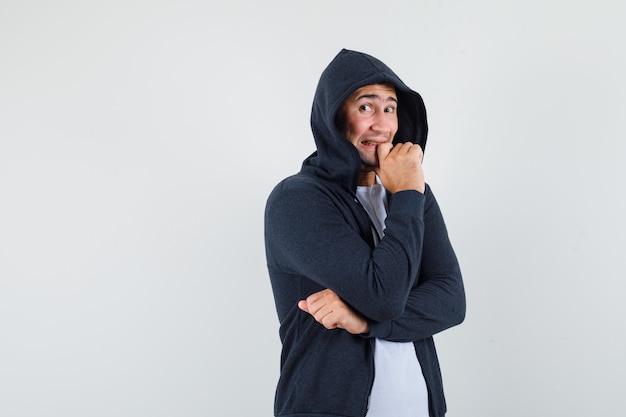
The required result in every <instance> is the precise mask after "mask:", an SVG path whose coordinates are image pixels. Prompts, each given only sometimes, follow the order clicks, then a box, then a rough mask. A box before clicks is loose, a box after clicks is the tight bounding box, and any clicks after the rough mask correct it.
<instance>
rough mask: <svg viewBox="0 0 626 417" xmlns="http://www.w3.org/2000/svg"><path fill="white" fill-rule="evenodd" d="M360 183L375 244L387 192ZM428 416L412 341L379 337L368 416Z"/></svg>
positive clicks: (380, 233)
mask: <svg viewBox="0 0 626 417" xmlns="http://www.w3.org/2000/svg"><path fill="white" fill-rule="evenodd" d="M376 181H377V183H376V184H374V185H373V186H371V187H367V186H359V187H357V197H358V199H359V201H360V202H361V204H362V205H363V207H364V208H365V211H367V214H369V216H370V219H371V220H372V229H373V232H374V240H375V242H376V244H378V242H379V241H380V239H382V237H383V235H384V232H385V218H386V217H387V193H386V191H385V189H384V187H383V186H382V184H380V181H379V180H378V178H376ZM389 416H394V417H428V390H427V388H426V381H425V380H424V376H423V375H422V368H421V366H420V364H419V362H418V360H417V357H416V355H415V347H414V346H413V343H411V342H406V343H404V342H389V341H386V340H381V339H376V340H375V345H374V385H373V386H372V392H371V394H370V401H369V408H368V411H367V417H389Z"/></svg>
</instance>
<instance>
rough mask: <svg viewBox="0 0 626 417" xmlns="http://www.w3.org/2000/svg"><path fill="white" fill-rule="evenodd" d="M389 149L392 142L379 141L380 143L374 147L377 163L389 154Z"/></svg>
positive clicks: (391, 147) (391, 146)
mask: <svg viewBox="0 0 626 417" xmlns="http://www.w3.org/2000/svg"><path fill="white" fill-rule="evenodd" d="M391 149H393V143H391V142H385V143H381V144H380V145H378V146H377V147H376V154H377V155H378V163H379V164H380V162H381V161H382V160H384V159H385V158H387V155H389V152H391Z"/></svg>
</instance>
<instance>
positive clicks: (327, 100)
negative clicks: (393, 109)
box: [265, 49, 465, 417]
mask: <svg viewBox="0 0 626 417" xmlns="http://www.w3.org/2000/svg"><path fill="white" fill-rule="evenodd" d="M382 82H384V83H391V84H393V85H394V86H395V88H396V94H397V96H398V132H397V133H396V136H395V138H394V142H404V141H411V142H413V143H417V144H419V145H421V146H422V148H424V146H425V144H426V135H427V130H428V128H427V123H426V111H425V108H424V104H423V101H422V98H421V97H420V95H419V94H417V93H416V92H414V91H412V90H411V89H410V88H408V87H407V86H406V85H405V84H404V83H403V82H402V81H401V80H400V78H398V76H397V75H396V74H394V73H393V72H392V71H391V69H389V68H388V67H387V66H386V65H385V64H383V63H382V62H380V61H379V60H377V59H376V58H374V57H372V56H369V55H367V54H363V53H360V52H355V51H349V50H345V49H344V50H342V51H340V52H339V54H338V55H337V56H336V57H335V58H334V59H333V61H332V62H331V63H330V64H329V65H328V67H327V68H326V70H324V72H323V73H322V76H321V78H320V81H319V84H318V88H317V91H316V94H315V98H314V102H313V109H312V113H311V127H312V131H313V135H314V138H315V143H316V146H317V151H316V152H315V153H314V154H313V155H311V156H310V157H309V158H307V159H306V160H305V161H304V163H303V165H302V169H301V171H300V172H299V173H298V174H296V175H293V176H291V177H289V178H286V179H285V180H283V181H281V182H280V183H279V184H278V185H277V186H276V187H275V188H274V190H273V191H272V193H271V194H270V196H269V198H268V201H267V205H266V211H265V249H266V257H267V266H268V271H269V275H270V280H271V283H272V289H273V292H274V299H275V303H276V309H277V313H278V318H279V321H280V338H281V341H282V344H283V350H282V355H281V375H280V380H279V382H278V387H277V389H276V398H275V410H274V411H275V415H276V416H286V417H287V416H294V417H295V416H300V417H303V416H317V417H330V416H335V417H336V416H349V417H362V416H365V415H366V413H367V405H368V401H369V394H370V390H371V387H372V383H373V379H374V360H373V341H374V338H380V339H385V340H390V341H399V342H409V341H410V342H413V344H414V346H415V351H416V354H417V357H418V360H419V362H420V365H421V367H422V372H423V374H424V378H425V380H426V384H427V387H428V395H429V410H430V414H431V416H433V417H439V416H443V415H444V414H445V412H446V405H445V399H444V395H443V386H442V381H441V373H440V370H439V363H438V360H437V354H436V352H435V346H434V342H433V338H432V336H433V335H434V334H436V333H438V332H440V331H442V330H445V329H447V328H449V327H451V326H454V325H457V324H459V323H461V322H462V321H463V319H464V317H465V294H464V290H463V283H462V279H461V273H460V269H459V265H458V262H457V259H456V256H455V254H454V251H453V249H452V246H451V244H450V242H449V239H448V234H447V231H446V227H445V224H444V221H443V218H442V215H441V212H440V210H439V207H438V205H437V202H436V200H435V197H434V196H433V194H432V191H431V189H430V187H429V186H428V185H426V190H425V192H424V194H422V193H419V192H417V191H400V192H397V193H395V194H393V195H392V196H390V203H389V211H388V213H387V218H386V221H385V227H386V228H385V236H384V237H383V238H382V239H381V240H380V242H379V244H378V245H374V240H373V235H372V228H371V223H370V220H369V217H368V215H367V213H366V212H365V210H364V208H363V207H362V206H361V205H360V204H359V201H358V199H357V198H356V194H355V191H356V187H357V181H358V176H359V171H360V157H359V154H358V151H357V150H356V148H355V147H354V145H353V144H352V143H351V142H349V141H348V140H347V138H346V137H345V136H344V135H343V134H342V133H341V132H340V131H339V130H338V128H337V126H336V118H337V112H338V110H339V109H340V107H341V105H342V103H343V102H344V100H345V99H346V98H347V97H348V96H349V95H350V94H352V93H353V92H354V91H355V90H357V89H358V88H360V87H363V86H365V85H370V84H376V83H382ZM325 288H330V289H331V290H333V291H335V292H336V293H337V294H338V295H339V296H340V297H341V298H342V299H343V300H344V301H345V302H346V303H347V304H349V305H350V306H351V307H352V308H353V309H355V310H356V311H358V312H359V313H360V314H362V315H363V316H364V317H366V318H367V320H368V323H369V326H370V331H369V333H367V334H363V335H358V336H357V335H352V334H349V333H348V332H346V331H344V330H341V329H335V330H327V329H326V328H324V327H323V326H322V325H321V324H319V323H317V322H316V321H315V319H314V318H313V317H312V316H310V315H309V314H308V313H305V312H303V311H301V310H300V309H299V308H298V306H297V304H298V301H299V300H302V299H305V298H306V297H308V296H309V295H311V294H313V293H315V292H317V291H320V290H323V289H325Z"/></svg>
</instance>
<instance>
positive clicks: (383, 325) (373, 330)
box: [362, 321, 391, 339]
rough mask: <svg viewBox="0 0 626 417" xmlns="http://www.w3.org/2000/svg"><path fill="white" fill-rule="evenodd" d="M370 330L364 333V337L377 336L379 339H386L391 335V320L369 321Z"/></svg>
mask: <svg viewBox="0 0 626 417" xmlns="http://www.w3.org/2000/svg"><path fill="white" fill-rule="evenodd" d="M369 326H370V331H369V332H368V333H363V335H362V336H363V337H366V338H372V337H375V338H377V339H385V338H387V337H389V335H390V334H391V322H390V321H383V322H380V321H370V322H369Z"/></svg>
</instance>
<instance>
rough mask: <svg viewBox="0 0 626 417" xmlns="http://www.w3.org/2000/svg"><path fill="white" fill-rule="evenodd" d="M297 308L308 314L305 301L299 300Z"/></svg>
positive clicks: (307, 306) (307, 304) (307, 305)
mask: <svg viewBox="0 0 626 417" xmlns="http://www.w3.org/2000/svg"><path fill="white" fill-rule="evenodd" d="M298 308H299V309H300V310H302V311H304V312H305V313H308V312H309V303H307V301H306V300H300V301H298Z"/></svg>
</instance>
